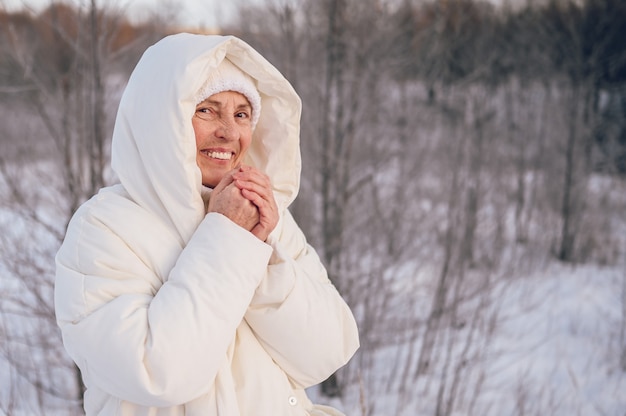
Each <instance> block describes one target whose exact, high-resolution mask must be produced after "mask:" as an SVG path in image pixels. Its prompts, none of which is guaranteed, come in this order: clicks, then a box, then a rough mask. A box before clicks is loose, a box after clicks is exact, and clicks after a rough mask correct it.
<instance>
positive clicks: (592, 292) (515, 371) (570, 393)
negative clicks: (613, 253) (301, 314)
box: [310, 263, 626, 416]
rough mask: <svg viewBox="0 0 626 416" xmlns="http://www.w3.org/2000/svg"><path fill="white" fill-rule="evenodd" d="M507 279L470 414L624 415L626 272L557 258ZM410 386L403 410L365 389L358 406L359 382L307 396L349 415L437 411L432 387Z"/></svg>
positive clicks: (392, 399) (387, 354) (391, 397)
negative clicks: (342, 392) (339, 391)
mask: <svg viewBox="0 0 626 416" xmlns="http://www.w3.org/2000/svg"><path fill="white" fill-rule="evenodd" d="M507 284H508V287H507V288H506V290H504V291H502V292H501V293H502V296H503V297H504V298H503V299H501V301H502V302H501V305H502V306H501V309H500V314H499V324H498V328H497V330H496V332H495V334H494V338H493V339H492V340H491V342H490V344H489V351H488V353H487V354H486V358H485V360H484V363H483V365H484V368H485V375H486V377H485V381H484V385H483V387H482V389H481V393H480V395H479V397H478V399H477V401H476V403H475V404H474V407H473V409H472V411H471V414H473V415H483V416H487V415H493V416H502V415H545V416H547V415H552V416H557V415H559V416H560V415H562V416H571V415H584V416H586V415H589V416H591V415H606V416H624V415H625V414H626V363H625V362H624V361H623V360H624V358H623V354H624V351H623V350H624V348H626V345H625V343H624V341H625V340H624V336H625V335H624V331H626V315H625V314H626V311H625V310H624V307H625V304H624V301H625V299H624V297H625V296H626V294H625V292H624V291H625V290H626V287H625V285H626V270H624V269H619V268H602V267H596V266H579V267H572V266H567V265H562V264H560V263H554V264H552V265H550V266H549V267H548V268H546V269H545V270H543V271H542V272H538V273H535V274H533V275H531V276H526V277H524V278H519V279H516V280H515V281H513V282H509V283H507ZM397 351H398V349H397V348H387V349H385V350H381V351H380V352H379V353H377V354H376V359H377V360H380V362H379V363H378V365H380V366H382V367H384V366H385V362H389V363H391V362H393V360H394V359H395V357H394V356H393V354H395V353H396V352H397ZM411 389H413V390H414V394H412V395H410V397H412V400H411V401H410V403H407V404H406V405H405V406H403V408H402V410H400V411H398V410H397V406H396V402H397V399H398V398H397V396H396V394H395V392H391V393H386V392H384V391H381V392H380V395H378V394H377V392H372V391H370V392H368V394H369V395H370V396H371V395H374V396H375V397H373V398H372V397H369V401H370V403H371V402H373V403H375V406H374V407H375V409H376V410H375V411H374V412H372V413H370V411H371V410H370V409H367V406H363V405H362V404H361V403H362V401H361V400H360V398H359V394H360V389H359V386H351V387H350V388H349V389H348V390H347V395H346V397H344V399H343V400H338V399H336V400H332V401H330V402H329V401H328V400H325V399H324V398H321V397H320V396H319V394H318V392H317V390H316V389H311V390H310V395H311V397H312V398H313V399H314V400H317V401H319V402H322V403H323V402H326V403H329V404H332V405H334V406H336V407H338V408H340V409H342V410H343V411H344V412H346V413H347V414H348V415H350V416H358V415H364V414H367V415H370V416H374V415H376V416H401V415H407V416H408V415H434V414H435V412H434V408H435V402H436V400H437V397H436V396H435V395H436V392H437V391H436V389H434V390H433V392H434V394H433V393H426V394H424V391H425V390H424V389H423V388H422V387H421V386H418V385H417V383H416V385H415V386H407V390H409V391H410V390H411ZM364 407H365V412H364ZM396 412H398V413H396ZM455 414H456V415H459V416H461V415H468V414H470V413H469V410H468V409H466V410H465V411H457V412H456V413H455Z"/></svg>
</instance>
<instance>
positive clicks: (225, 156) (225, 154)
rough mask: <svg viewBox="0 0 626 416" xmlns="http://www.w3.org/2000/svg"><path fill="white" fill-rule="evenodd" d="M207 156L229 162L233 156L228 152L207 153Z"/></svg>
mask: <svg viewBox="0 0 626 416" xmlns="http://www.w3.org/2000/svg"><path fill="white" fill-rule="evenodd" d="M207 154H208V156H209V157H212V158H213V159H220V160H230V158H231V157H232V156H233V154H232V153H230V152H208V153H207Z"/></svg>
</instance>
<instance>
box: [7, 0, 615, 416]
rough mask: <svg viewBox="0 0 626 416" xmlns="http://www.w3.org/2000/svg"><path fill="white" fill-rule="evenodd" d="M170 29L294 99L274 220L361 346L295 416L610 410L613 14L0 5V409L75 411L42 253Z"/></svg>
mask: <svg viewBox="0 0 626 416" xmlns="http://www.w3.org/2000/svg"><path fill="white" fill-rule="evenodd" d="M180 31H189V32H197V33H213V34H233V35H236V36H239V37H241V38H242V39H244V40H245V41H247V42H248V43H250V44H251V45H252V46H253V47H255V48H256V49H257V50H258V51H259V52H261V54H263V55H264V56H266V57H267V58H268V59H269V60H270V61H271V62H272V63H274V64H275V65H276V67H277V68H278V69H279V70H281V72H282V73H283V74H284V75H285V76H286V77H287V78H288V79H289V80H290V81H291V82H292V84H293V85H294V87H295V89H296V90H297V91H298V93H299V94H300V95H301V97H302V99H303V104H304V110H303V118H302V135H301V137H302V152H303V178H302V187H301V191H300V194H299V197H298V199H297V200H296V202H295V203H294V205H293V206H292V211H293V213H294V215H295V216H296V217H297V219H298V221H299V223H300V224H301V225H302V227H303V229H304V230H305V232H306V234H307V236H308V238H309V240H310V242H311V243H312V244H313V245H314V246H315V247H316V248H317V250H318V251H319V253H320V255H321V257H322V259H323V261H324V263H325V264H326V266H327V267H328V270H329V274H330V277H331V279H332V281H333V282H334V283H335V285H336V286H337V287H338V289H339V291H340V292H341V293H342V295H343V296H344V297H345V298H346V300H347V301H348V303H349V304H350V305H351V307H352V308H353V310H354V312H355V314H356V316H357V319H358V322H359V327H360V335H361V344H362V347H361V349H360V351H359V352H358V353H357V355H356V356H355V357H354V359H353V360H352V361H351V362H350V363H349V364H348V365H347V366H346V367H345V368H343V369H341V370H340V371H338V372H337V373H336V374H335V375H333V377H331V378H330V379H329V380H327V381H326V382H324V383H323V384H322V385H320V386H315V387H312V388H310V389H309V393H310V395H311V396H312V397H313V398H315V400H316V401H318V402H320V403H327V404H331V405H334V406H336V407H338V408H340V409H342V410H343V411H344V412H346V413H347V414H348V415H349V416H358V415H361V416H365V415H368V416H374V415H376V416H396V415H397V416H399V415H412V416H413V415H434V416H443V415H459V416H460V415H475V416H487V415H489V416H491V415H493V416H502V415H515V416H525V415H537V416H546V415H567V416H571V415H609V416H624V414H625V412H626V2H625V1H624V0H520V1H516V0H501V1H492V2H488V1H470V0H255V1H252V0H250V1H239V2H224V1H222V2H220V1H202V2H199V1H165V0H164V1H158V0H154V1H149V0H141V1H140V0H136V1H121V0H120V1H106V2H105V1H103V0H91V1H90V0H74V1H70V0H67V1H50V0H41V1H39V2H37V1H34V0H32V1H19V0H11V1H8V0H4V1H3V0H0V227H1V233H0V415H80V414H83V413H82V402H81V400H82V399H81V397H82V392H83V386H82V382H81V379H80V374H79V373H78V371H77V369H76V368H75V367H74V365H73V364H72V362H71V360H70V359H69V358H68V357H67V356H66V354H65V351H64V349H63V346H62V340H61V337H60V333H59V330H58V329H57V327H56V323H55V317H54V306H53V283H54V255H55V253H56V250H57V249H58V247H59V245H60V243H61V241H62V239H63V236H64V231H65V227H66V225H67V222H68V221H69V218H70V216H71V215H72V213H73V212H74V210H75V209H76V208H77V207H78V206H79V205H80V204H81V203H82V202H84V201H85V200H86V199H87V198H89V197H90V196H91V195H93V194H94V193H95V192H96V191H97V190H98V189H99V188H100V187H102V186H105V185H108V184H111V183H113V182H115V177H114V176H113V174H112V173H111V171H110V168H109V146H110V137H111V132H112V127H113V122H114V118H115V114H116V109H117V104H118V102H119V99H120V96H121V93H122V91H123V89H124V86H125V83H126V81H127V79H128V77H129V75H130V72H131V71H132V69H133V67H134V65H135V64H136V62H137V61H138V59H139V57H140V56H141V54H142V53H143V51H144V50H145V48H146V47H147V46H149V45H151V44H153V43H154V42H156V41H157V40H159V39H161V38H162V37H163V36H165V35H168V34H171V33H175V32H180ZM155 71H158V68H155Z"/></svg>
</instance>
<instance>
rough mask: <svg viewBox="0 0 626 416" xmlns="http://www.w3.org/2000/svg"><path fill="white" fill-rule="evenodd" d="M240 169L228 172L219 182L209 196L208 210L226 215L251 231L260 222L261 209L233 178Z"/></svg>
mask: <svg viewBox="0 0 626 416" xmlns="http://www.w3.org/2000/svg"><path fill="white" fill-rule="evenodd" d="M238 171H239V169H238V168H237V169H233V170H232V171H230V172H228V173H227V174H226V175H224V177H223V178H222V180H221V181H220V183H218V184H217V186H216V187H215V189H213V192H211V196H210V198H209V207H208V209H207V212H217V213H219V214H222V215H225V216H226V217H227V218H229V219H230V220H231V221H233V222H234V223H235V224H237V225H239V226H240V227H242V228H245V229H246V230H248V231H251V230H252V229H253V228H254V227H255V226H256V225H257V224H258V223H259V210H258V208H257V207H256V205H254V204H253V203H252V202H251V201H250V200H248V199H246V198H244V197H243V195H242V194H241V189H239V188H238V187H237V186H236V185H235V183H234V180H233V175H234V174H235V173H236V172H238Z"/></svg>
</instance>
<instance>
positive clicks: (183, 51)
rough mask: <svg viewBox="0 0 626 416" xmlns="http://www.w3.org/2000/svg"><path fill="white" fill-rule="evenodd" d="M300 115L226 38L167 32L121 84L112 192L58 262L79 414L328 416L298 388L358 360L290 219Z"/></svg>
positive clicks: (290, 97) (90, 205)
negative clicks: (78, 376)
mask: <svg viewBox="0 0 626 416" xmlns="http://www.w3.org/2000/svg"><path fill="white" fill-rule="evenodd" d="M300 110H301V104H300V100H299V98H298V96H297V95H296V93H295V92H294V90H293V88H292V87H291V86H290V84H289V83H288V82H287V81H286V80H285V79H284V78H283V77H282V75H281V74H280V73H279V72H278V71H277V70H276V69H275V68H274V67H273V66H272V65H271V64H270V63H269V62H267V61H266V60H265V59H264V58H263V57H262V56H261V55H259V54H258V53H257V52H256V51H255V50H253V49H252V48H251V47H250V46H248V45H247V44H245V43H244V42H242V41H241V40H239V39H237V38H234V37H221V36H203V35H191V34H178V35H174V36H169V37H166V38H164V39H163V40H161V41H160V42H158V43H157V44H155V45H153V46H152V47H151V48H149V49H148V50H147V51H146V53H145V54H144V55H143V57H142V58H141V60H140V61H139V63H138V64H137V67H136V68H135V70H134V71H133V74H132V75H131V77H130V80H129V83H128V85H127V87H126V90H125V92H124V95H123V97H122V100H121V102H120V107H119V111H118V115H117V119H116V123H115V129H114V133H113V142H112V167H113V170H114V171H115V173H116V174H117V176H118V178H119V181H120V183H119V184H117V185H114V186H111V187H108V188H104V189H102V190H101V191H100V192H99V193H98V194H97V195H95V196H94V197H93V198H92V199H90V200H89V201H88V202H86V203H85V204H84V205H83V206H81V207H80V208H79V209H78V211H77V212H76V214H75V215H74V217H73V218H72V221H71V222H70V225H69V227H68V231H67V235H66V238H65V241H64V242H63V245H62V246H61V248H60V250H59V252H58V254H57V258H56V262H57V275H56V286H55V305H56V314H57V320H58V324H59V326H60V328H61V330H62V334H63V342H64V345H65V347H66V349H67V351H68V353H69V354H70V356H71V357H72V358H73V359H74V361H75V362H76V364H77V365H78V367H79V368H80V370H81V372H82V376H83V379H84V382H85V385H86V387H87V390H86V393H85V396H84V402H85V410H86V413H87V414H88V415H183V414H184V415H203V416H206V415H220V416H235V415H262V416H264V415H272V416H278V415H338V414H340V413H339V412H338V411H337V410H334V409H331V408H329V407H325V406H319V405H313V404H311V402H310V400H309V399H308V398H307V397H306V394H305V392H304V389H305V388H307V387H309V386H312V385H314V384H317V383H319V382H321V381H322V380H324V379H325V378H326V377H328V376H329V375H330V374H332V373H333V372H334V371H335V370H337V369H338V368H340V367H341V366H343V365H344V364H345V363H346V362H347V361H348V360H349V359H350V357H351V356H352V355H353V354H354V352H355V351H356V349H357V348H358V333H357V328H356V324H355V321H354V318H353V316H352V313H351V312H350V310H349V308H348V306H347V305H346V303H345V302H344V301H343V300H342V299H341V297H340V296H339V294H338V293H337V291H336V290H335V288H334V287H333V286H332V284H331V283H330V282H329V280H328V278H327V275H326V271H325V269H324V267H323V266H322V264H321V263H320V260H319V258H318V256H317V254H316V253H315V251H314V250H313V249H312V248H311V247H310V246H309V245H308V244H307V242H306V239H305V237H304V235H303V233H302V231H301V230H300V229H299V228H298V226H297V225H296V223H295V221H294V219H293V217H292V216H291V215H290V213H289V211H288V210H287V207H288V206H289V204H290V203H291V202H292V201H293V199H294V198H295V196H296V194H297V191H298V187H299V176H300V153H299V152H300V150H299V121H300Z"/></svg>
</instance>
